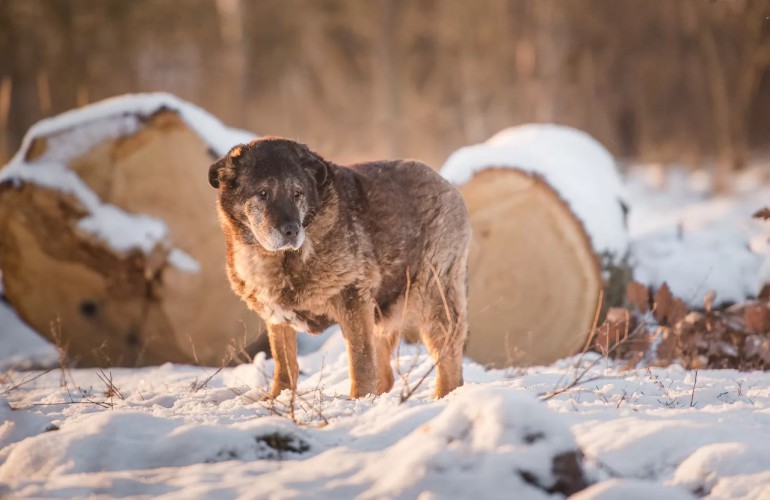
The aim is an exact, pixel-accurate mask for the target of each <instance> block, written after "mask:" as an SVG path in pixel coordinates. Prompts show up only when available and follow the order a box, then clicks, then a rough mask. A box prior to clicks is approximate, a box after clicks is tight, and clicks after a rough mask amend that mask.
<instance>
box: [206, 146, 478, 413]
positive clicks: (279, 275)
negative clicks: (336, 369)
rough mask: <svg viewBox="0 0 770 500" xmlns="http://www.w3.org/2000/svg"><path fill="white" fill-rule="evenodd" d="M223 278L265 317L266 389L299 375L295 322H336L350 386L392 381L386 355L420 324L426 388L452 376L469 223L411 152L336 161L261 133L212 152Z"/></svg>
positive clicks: (360, 389)
mask: <svg viewBox="0 0 770 500" xmlns="http://www.w3.org/2000/svg"><path fill="white" fill-rule="evenodd" d="M209 183H210V184H211V185H212V186H213V187H215V188H217V189H218V190H219V193H218V195H219V196H218V201H217V210H218V212H219V219H220V221H221V224H222V229H223V231H224V234H225V244H226V247H227V273H228V277H229V279H230V283H231V284H232V287H233V290H234V291H235V293H237V294H238V295H239V296H240V297H241V298H242V299H243V300H245V301H246V302H247V303H248V304H249V306H250V307H251V308H252V309H254V310H255V311H256V312H257V313H258V314H259V315H260V316H262V318H263V319H264V320H265V322H266V323H267V325H268V335H269V339H270V348H271V350H272V354H273V358H274V359H275V373H274V379H273V387H272V390H271V392H270V396H271V397H275V396H277V395H278V394H279V393H280V392H281V390H283V389H287V388H295V387H296V384H297V375H298V367H297V338H296V332H298V331H302V332H307V333H319V332H321V331H322V330H324V329H326V328H328V327H329V326H331V325H333V324H335V323H339V325H340V326H341V327H342V333H343V335H344V336H345V341H346V344H347V351H348V360H349V363H350V378H351V384H350V396H351V397H353V398H358V397H362V396H364V395H366V394H381V393H383V392H387V391H389V390H390V389H391V388H392V387H393V383H394V378H393V371H392V370H391V367H390V356H391V353H392V350H393V347H394V345H395V344H396V342H398V340H399V334H400V332H401V331H403V330H404V329H417V330H419V332H420V336H421V337H422V340H423V342H424V343H425V345H426V346H427V347H428V350H429V351H430V353H431V355H432V357H433V359H434V360H435V362H436V367H437V377H436V392H435V394H436V396H438V397H442V396H444V395H446V394H447V393H448V392H450V391H452V390H453V389H454V388H456V387H458V386H460V385H462V383H463V378H462V350H463V344H464V342H465V338H466V336H467V330H468V326H467V317H466V316H467V300H466V288H467V281H466V268H467V260H468V247H469V244H470V238H471V229H470V224H469V222H468V214H467V212H466V209H465V204H464V203H463V200H462V197H461V196H460V194H459V192H458V191H457V190H456V189H454V187H452V186H451V185H450V184H449V183H448V182H447V181H445V180H444V179H443V178H441V177H440V176H439V175H438V174H437V173H436V172H434V171H433V170H431V169H430V168H429V167H428V166H426V165H424V164H422V163H419V162H417V161H383V162H372V163H362V164H358V165H352V166H349V167H343V166H338V165H334V164H333V163H330V162H328V161H326V160H324V159H322V158H320V157H319V156H318V155H316V154H315V153H313V152H311V151H310V150H309V149H308V148H307V147H305V146H304V145H302V144H299V143H297V142H294V141H291V140H287V139H279V138H262V139H257V140H255V141H253V142H251V143H249V144H247V145H240V146H236V147H234V148H233V149H232V150H231V151H230V153H229V154H228V155H227V156H225V157H223V158H221V159H219V160H218V161H217V162H216V163H214V164H213V165H211V168H210V169H209Z"/></svg>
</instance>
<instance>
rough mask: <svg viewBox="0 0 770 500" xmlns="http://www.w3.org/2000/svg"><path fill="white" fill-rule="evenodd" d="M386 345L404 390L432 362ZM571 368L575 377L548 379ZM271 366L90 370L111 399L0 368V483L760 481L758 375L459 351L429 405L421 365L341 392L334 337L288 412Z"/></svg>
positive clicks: (525, 492)
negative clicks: (491, 366) (502, 366)
mask: <svg viewBox="0 0 770 500" xmlns="http://www.w3.org/2000/svg"><path fill="white" fill-rule="evenodd" d="M400 350H401V352H400V357H399V358H398V360H395V359H394V360H393V363H392V364H393V368H394V369H397V368H399V367H400V369H401V373H402V374H404V375H405V377H406V379H407V382H406V383H407V384H409V387H412V386H414V385H415V384H417V382H418V380H419V379H420V378H421V377H422V374H423V373H424V371H425V370H429V369H430V368H431V360H430V357H429V356H428V355H427V352H426V351H425V350H424V349H423V348H422V347H420V346H408V345H402V346H401V349H400ZM583 368H587V369H588V370H587V372H586V375H585V376H584V377H583V378H582V379H581V381H582V382H579V383H578V384H576V385H575V386H574V387H573V388H572V389H569V390H564V391H563V392H560V391H555V390H556V389H563V388H565V387H567V386H568V385H570V384H571V382H572V381H573V380H574V378H573V377H574V375H575V374H576V373H579V372H581V371H582V369H583ZM272 369H273V362H272V360H266V359H265V358H264V356H259V357H258V358H257V360H255V362H254V363H252V364H245V365H240V366H237V367H232V368H224V369H222V370H221V371H219V372H217V371H216V370H215V369H213V368H200V367H191V366H183V365H171V364H167V365H163V366H159V367H154V368H142V369H112V370H110V372H109V373H108V372H104V374H102V376H105V375H106V376H107V377H112V381H113V384H114V386H115V387H116V388H117V391H115V393H114V394H113V395H112V396H109V395H107V394H105V389H106V384H105V383H104V382H103V381H102V380H100V378H99V375H100V372H99V371H98V370H93V369H90V370H89V369H73V370H68V371H67V372H65V373H64V374H61V373H60V372H59V370H58V369H57V370H54V371H52V372H50V373H47V374H44V375H42V376H40V377H38V378H34V379H33V378H32V376H33V375H32V374H33V373H34V375H38V374H39V373H38V372H28V373H25V374H22V373H12V374H11V376H12V378H13V381H9V382H7V383H4V384H3V385H2V386H1V387H0V398H4V399H5V402H4V401H2V400H0V419H2V420H4V422H3V423H2V424H0V443H2V445H0V446H4V447H0V484H4V485H5V488H6V490H5V493H10V492H13V493H14V494H15V495H17V496H22V497H49V496H73V495H74V496H89V495H103V496H110V497H112V496H124V495H140V496H141V495H159V494H167V495H172V496H175V497H185V498H188V497H198V498H200V497H212V496H227V497H233V496H249V497H256V498H275V497H280V498H288V497H303V498H308V497H312V498H343V497H344V498H347V497H361V498H418V497H419V498H447V497H454V498H467V497H478V498H510V496H511V494H512V492H515V493H516V495H515V496H516V497H517V498H525V499H526V498H554V497H553V496H552V495H550V494H549V493H547V492H546V491H545V490H544V489H547V488H549V487H550V486H551V485H552V484H553V481H554V476H553V471H552V467H551V466H552V458H553V457H554V456H556V455H558V454H560V453H563V452H570V451H573V450H575V449H576V448H580V449H582V451H583V453H584V454H585V460H584V466H585V472H586V477H587V479H588V480H589V481H590V482H591V483H593V486H591V487H590V488H588V489H586V490H584V491H582V492H581V493H580V494H579V495H578V496H577V497H576V498H581V499H604V498H629V499H633V498H652V497H655V498H671V499H678V498H690V497H691V495H693V494H698V495H705V496H706V497H707V498H761V497H762V496H763V495H766V494H767V493H768V492H770V452H769V451H768V448H767V446H766V443H767V442H768V440H770V374H766V373H761V372H752V373H740V372H735V371H732V370H701V371H700V372H699V373H698V376H697V381H696V380H695V376H694V373H693V372H689V371H686V370H683V369H682V368H680V367H677V366H672V367H669V368H651V369H640V370H632V371H624V370H622V369H621V368H620V367H619V366H615V365H613V364H612V363H611V362H608V361H606V360H604V359H601V358H599V357H598V355H593V354H588V355H586V356H584V357H583V358H582V359H580V358H572V359H567V360H562V361H560V362H558V363H555V364H554V365H552V366H548V367H533V368H527V369H515V370H514V369H509V370H492V371H485V370H484V369H483V368H482V367H481V366H479V365H477V364H475V363H473V362H472V361H470V360H466V361H465V363H464V370H465V380H466V384H465V385H464V386H463V387H461V388H460V389H458V390H457V391H455V392H453V393H452V394H450V395H449V396H448V397H447V398H445V399H442V400H433V399H432V397H431V393H432V390H433V388H432V387H431V386H432V384H433V383H434V377H433V376H429V377H428V378H427V379H426V382H425V383H423V384H422V385H421V386H419V387H418V389H417V390H416V391H415V393H414V395H413V396H412V397H411V398H410V399H408V400H407V401H406V402H405V403H403V404H400V402H399V395H400V394H401V393H402V391H403V389H404V382H403V381H402V380H400V378H399V380H398V381H397V383H396V387H395V388H394V389H393V391H391V392H390V393H388V394H385V395H383V396H379V397H371V396H370V397H368V398H364V399H362V400H349V399H347V397H346V396H345V395H346V393H347V390H348V385H349V379H348V372H347V354H346V352H345V347H344V342H343V339H342V336H341V334H340V333H339V332H336V333H334V334H332V335H331V336H330V337H329V338H328V340H327V341H326V343H325V344H324V345H323V346H322V348H321V349H320V350H318V351H316V352H313V353H310V354H307V355H305V356H302V357H300V370H301V376H300V384H299V389H298V391H297V399H296V403H297V404H296V405H295V413H294V416H293V417H292V415H291V413H290V411H289V407H290V406H291V395H290V394H289V393H288V391H285V392H284V394H282V395H281V398H280V399H279V402H278V403H275V405H273V406H271V404H270V403H268V402H265V401H260V400H259V397H258V396H259V395H261V394H264V391H265V390H266V389H267V386H266V384H267V381H268V380H269V379H270V373H271V372H272ZM23 377H26V378H27V379H30V380H29V381H28V382H27V383H24V384H18V382H20V381H22V378H23ZM62 377H64V378H65V380H66V381H67V385H66V386H62V385H61V379H62ZM204 382H205V384H204ZM15 385H18V387H15V388H13V389H11V388H12V387H14V386H15ZM118 391H119V394H120V395H118ZM554 392H558V393H557V394H554ZM547 395H550V396H552V397H545V396H547ZM544 397H545V399H544ZM538 399H544V400H542V401H539V400H538ZM6 402H7V404H9V405H11V406H12V407H13V408H14V409H15V410H14V411H9V410H8V407H7V406H6ZM52 428H58V430H48V431H46V429H52ZM276 437H277V439H278V440H280V441H282V442H284V443H285V446H284V447H283V449H282V450H281V451H278V450H276V449H275V444H274V443H275V440H276ZM271 444H272V446H271ZM517 471H518V472H517ZM522 471H523V472H524V473H525V474H522V473H521V472H522ZM525 476H526V477H529V478H530V479H529V480H528V481H525V480H524V479H523V477H525ZM532 478H535V479H534V480H533V479H532ZM533 481H534V482H535V483H536V484H538V485H540V486H536V485H534V484H532V482H533ZM2 488H3V486H0V495H3V489H2ZM556 497H557V498H558V495H556Z"/></svg>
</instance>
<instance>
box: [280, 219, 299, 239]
mask: <svg viewBox="0 0 770 500" xmlns="http://www.w3.org/2000/svg"><path fill="white" fill-rule="evenodd" d="M281 234H282V235H284V236H285V237H287V238H293V237H295V236H297V235H298V234H299V224H297V223H296V222H286V223H284V224H283V225H281Z"/></svg>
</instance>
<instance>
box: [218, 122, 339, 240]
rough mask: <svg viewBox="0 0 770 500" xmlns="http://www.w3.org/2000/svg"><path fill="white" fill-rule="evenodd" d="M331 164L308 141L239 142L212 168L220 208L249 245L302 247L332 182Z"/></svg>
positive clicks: (273, 139) (260, 140)
mask: <svg viewBox="0 0 770 500" xmlns="http://www.w3.org/2000/svg"><path fill="white" fill-rule="evenodd" d="M330 175H331V171H330V169H329V165H328V164H327V163H326V161H324V160H323V159H322V158H321V157H320V156H318V155H317V154H315V153H313V152H312V151H310V150H309V149H308V148H307V147H306V146H305V145H303V144H299V143H297V142H294V141H291V140H288V139H279V138H272V137H265V138H261V139H256V140H254V141H252V142H250V143H249V144H242V145H239V146H235V147H234V148H233V149H231V150H230V152H229V153H228V154H227V155H226V156H224V157H222V158H220V159H219V160H217V161H216V162H214V164H212V165H211V167H210V168H209V184H211V186H212V187H214V188H216V189H217V190H218V191H219V200H218V203H219V208H220V213H221V214H222V216H224V217H227V218H228V219H229V220H230V222H231V224H232V225H233V226H234V227H235V228H236V229H237V230H238V232H239V234H240V235H241V237H242V238H243V239H244V240H245V241H246V242H248V243H258V244H259V245H261V246H262V247H263V248H264V249H265V250H267V251H269V252H279V251H283V250H298V249H299V248H300V247H301V246H302V244H303V243H304V241H305V227H306V226H307V225H308V224H309V223H310V220H311V219H312V217H313V216H314V215H315V213H316V211H317V210H318V207H319V203H320V197H321V195H322V192H323V190H324V188H325V187H326V185H327V184H328V182H329V176H330Z"/></svg>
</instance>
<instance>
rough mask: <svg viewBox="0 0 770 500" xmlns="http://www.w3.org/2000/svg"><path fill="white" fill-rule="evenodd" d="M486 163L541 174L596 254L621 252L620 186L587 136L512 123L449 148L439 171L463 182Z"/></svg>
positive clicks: (624, 243) (624, 245) (609, 162)
mask: <svg viewBox="0 0 770 500" xmlns="http://www.w3.org/2000/svg"><path fill="white" fill-rule="evenodd" d="M488 167H510V168H515V169H517V170H521V171H524V172H528V173H533V174H538V175H540V176H542V177H543V178H544V179H545V180H546V181H547V182H548V183H549V184H550V185H551V186H552V187H553V188H554V189H555V190H556V191H557V192H558V193H559V195H560V196H561V197H562V198H563V199H564V201H565V202H566V203H567V204H568V205H569V206H570V208H571V209H572V211H573V213H574V214H575V216H576V217H577V218H578V219H579V220H581V221H582V222H583V225H584V226H585V229H586V232H587V233H588V235H589V237H590V238H591V241H592V243H593V246H594V249H595V250H596V251H597V253H603V252H608V253H609V254H611V255H614V256H615V257H616V258H618V259H621V258H623V257H624V256H625V254H626V252H627V250H628V236H627V232H626V229H625V225H624V221H623V212H622V210H621V208H620V205H619V204H620V203H621V202H622V201H623V200H624V199H625V194H624V190H623V185H622V183H621V180H620V176H619V175H618V172H617V169H616V167H615V161H614V159H613V158H612V156H611V155H610V154H609V152H608V151H607V150H606V149H605V148H604V147H603V146H602V145H601V144H600V143H599V142H597V141H596V140H595V139H594V138H593V137H591V136H590V135H588V134H586V133H585V132H581V131H579V130H576V129H573V128H571V127H566V126H562V125H554V124H528V125H521V126H517V127H511V128H508V129H505V130H503V131H501V132H498V133H497V134H496V135H494V136H493V137H492V138H490V139H489V140H487V141H486V142H484V143H482V144H476V145H473V146H467V147H463V148H460V149H458V150H457V151H455V152H454V153H452V155H450V157H449V158H448V159H447V161H446V162H445V163H444V165H443V166H442V167H441V174H442V175H443V176H444V177H445V178H446V179H448V180H449V181H451V182H452V183H454V184H456V185H462V184H465V183H467V182H468V181H470V180H471V178H472V177H473V175H474V174H475V173H476V172H479V171H481V170H483V169H485V168H488Z"/></svg>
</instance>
